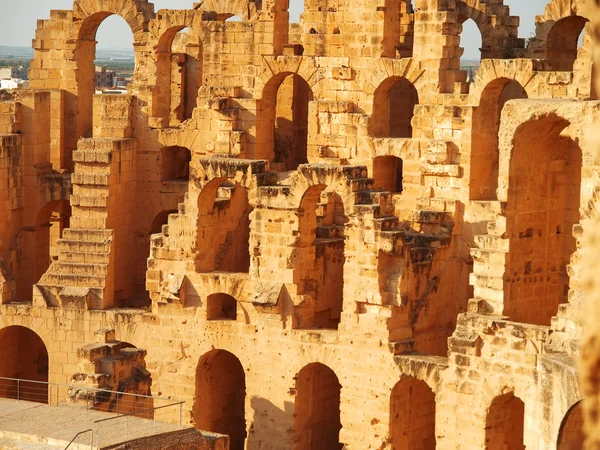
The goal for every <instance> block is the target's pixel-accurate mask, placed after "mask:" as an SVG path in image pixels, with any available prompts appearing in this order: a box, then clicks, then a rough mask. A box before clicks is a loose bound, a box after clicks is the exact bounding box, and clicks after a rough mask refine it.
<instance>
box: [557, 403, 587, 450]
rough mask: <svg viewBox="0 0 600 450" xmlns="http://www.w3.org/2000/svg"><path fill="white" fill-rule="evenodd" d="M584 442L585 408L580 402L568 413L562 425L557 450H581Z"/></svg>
mask: <svg viewBox="0 0 600 450" xmlns="http://www.w3.org/2000/svg"><path fill="white" fill-rule="evenodd" d="M584 441H585V434H584V433H583V408H582V406H581V402H580V401H579V402H577V403H575V404H574V405H573V406H571V408H570V409H569V411H567V414H566V415H565V418H564V419H563V421H562V423H561V425H560V431H559V432H558V443H557V445H556V450H581V449H582V448H583V443H584Z"/></svg>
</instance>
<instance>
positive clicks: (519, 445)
mask: <svg viewBox="0 0 600 450" xmlns="http://www.w3.org/2000/svg"><path fill="white" fill-rule="evenodd" d="M524 424H525V404H524V403H523V401H521V399H520V398H518V397H515V395H514V394H513V393H512V392H509V393H507V394H504V395H500V396H499V397H496V398H495V399H494V400H493V401H492V404H491V405H490V408H489V409H488V413H487V417H486V422H485V450H505V449H509V448H510V449H511V450H525V446H524V445H523V429H524Z"/></svg>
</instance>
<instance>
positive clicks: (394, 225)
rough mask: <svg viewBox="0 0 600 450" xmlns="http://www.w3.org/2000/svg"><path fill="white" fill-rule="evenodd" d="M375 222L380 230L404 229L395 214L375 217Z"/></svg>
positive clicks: (376, 227)
mask: <svg viewBox="0 0 600 450" xmlns="http://www.w3.org/2000/svg"><path fill="white" fill-rule="evenodd" d="M373 223H374V224H375V229H376V230H378V231H396V230H398V231H402V230H400V221H399V220H398V218H397V217H395V216H388V217H381V218H375V220H373Z"/></svg>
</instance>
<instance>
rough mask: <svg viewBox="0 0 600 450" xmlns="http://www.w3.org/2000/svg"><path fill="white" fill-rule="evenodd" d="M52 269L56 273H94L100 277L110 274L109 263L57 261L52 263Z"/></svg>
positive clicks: (86, 274)
mask: <svg viewBox="0 0 600 450" xmlns="http://www.w3.org/2000/svg"><path fill="white" fill-rule="evenodd" d="M51 270H52V272H53V273H55V274H71V275H85V276H88V275H93V276H99V277H106V276H107V275H108V263H106V264H91V263H75V262H63V261H56V262H54V263H53V264H52V266H51Z"/></svg>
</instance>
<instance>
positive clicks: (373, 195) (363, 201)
mask: <svg viewBox="0 0 600 450" xmlns="http://www.w3.org/2000/svg"><path fill="white" fill-rule="evenodd" d="M354 198H355V201H356V204H358V205H385V204H389V205H392V207H393V204H392V193H391V192H388V191H370V190H360V191H354Z"/></svg>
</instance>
